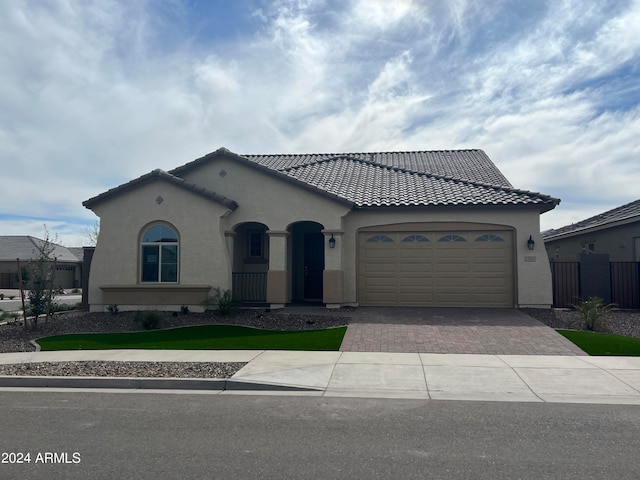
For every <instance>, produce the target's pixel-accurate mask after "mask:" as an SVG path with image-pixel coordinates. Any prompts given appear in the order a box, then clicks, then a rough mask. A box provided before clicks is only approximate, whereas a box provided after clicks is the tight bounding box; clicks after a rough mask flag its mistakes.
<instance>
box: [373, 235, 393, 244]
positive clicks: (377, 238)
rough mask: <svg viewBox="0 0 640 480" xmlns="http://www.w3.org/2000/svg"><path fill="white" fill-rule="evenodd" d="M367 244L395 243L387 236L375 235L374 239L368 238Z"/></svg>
mask: <svg viewBox="0 0 640 480" xmlns="http://www.w3.org/2000/svg"><path fill="white" fill-rule="evenodd" d="M367 242H393V239H392V238H391V237H387V236H386V235H374V236H373V237H369V238H367Z"/></svg>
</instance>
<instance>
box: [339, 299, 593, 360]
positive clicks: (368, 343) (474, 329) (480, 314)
mask: <svg viewBox="0 0 640 480" xmlns="http://www.w3.org/2000/svg"><path fill="white" fill-rule="evenodd" d="M350 316H351V322H350V324H349V327H348V329H347V333H346V334H345V337H344V340H343V341H342V346H341V347H340V350H342V351H345V352H411V353H412V352H417V353H458V354H464V353H481V354H482V353H484V354H491V355H586V353H585V352H583V351H582V350H580V349H579V348H578V347H576V346H575V345H574V344H573V343H571V342H570V341H569V340H567V339H566V338H564V337H563V336H562V335H560V334H559V333H557V332H556V331H555V330H553V329H552V328H549V327H547V326H546V325H544V324H542V323H540V322H539V321H537V320H535V319H533V318H531V317H530V316H528V315H526V314H524V313H522V312H520V311H519V310H517V309H505V308H421V307H359V308H357V309H355V310H354V311H353V312H350Z"/></svg>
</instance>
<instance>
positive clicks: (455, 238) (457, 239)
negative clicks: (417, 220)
mask: <svg viewBox="0 0 640 480" xmlns="http://www.w3.org/2000/svg"><path fill="white" fill-rule="evenodd" d="M438 241H439V242H466V240H465V239H464V237H461V236H460V235H456V234H454V233H452V234H450V235H445V236H444V237H440V238H439V239H438Z"/></svg>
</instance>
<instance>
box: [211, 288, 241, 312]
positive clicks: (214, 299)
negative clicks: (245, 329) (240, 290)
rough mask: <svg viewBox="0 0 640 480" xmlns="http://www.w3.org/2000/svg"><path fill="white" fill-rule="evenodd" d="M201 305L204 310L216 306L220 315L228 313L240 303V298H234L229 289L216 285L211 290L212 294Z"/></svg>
mask: <svg viewBox="0 0 640 480" xmlns="http://www.w3.org/2000/svg"><path fill="white" fill-rule="evenodd" d="M203 305H204V307H205V310H209V309H210V308H211V307H212V306H215V307H217V308H218V312H220V315H230V314H231V313H233V312H234V311H235V310H236V309H237V308H238V306H239V305H240V300H239V299H237V298H235V297H234V296H233V294H232V293H231V290H222V289H221V288H220V287H216V289H215V290H214V291H213V295H211V296H209V298H207V299H206V300H205V301H204V302H203Z"/></svg>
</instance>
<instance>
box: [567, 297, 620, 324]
mask: <svg viewBox="0 0 640 480" xmlns="http://www.w3.org/2000/svg"><path fill="white" fill-rule="evenodd" d="M614 307H615V304H614V303H609V304H606V305H605V303H604V300H603V299H602V298H600V297H589V298H588V299H586V300H581V301H580V302H578V303H577V304H575V305H573V308H575V309H576V310H577V311H578V312H580V314H581V315H582V318H583V319H584V323H585V326H586V328H587V330H595V329H596V328H597V327H598V325H599V323H600V319H601V318H602V317H603V316H605V315H606V314H607V312H608V311H609V310H611V309H612V308H614Z"/></svg>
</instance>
